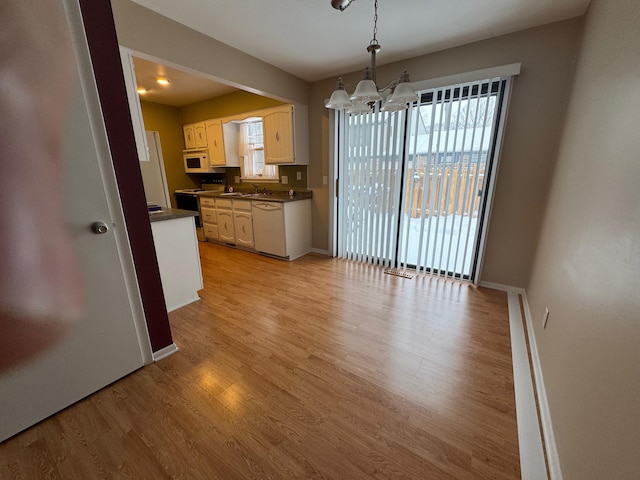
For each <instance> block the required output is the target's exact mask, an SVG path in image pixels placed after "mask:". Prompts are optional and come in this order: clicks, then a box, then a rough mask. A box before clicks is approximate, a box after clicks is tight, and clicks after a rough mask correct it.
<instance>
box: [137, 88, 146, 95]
mask: <svg viewBox="0 0 640 480" xmlns="http://www.w3.org/2000/svg"><path fill="white" fill-rule="evenodd" d="M148 91H149V90H147V89H146V88H144V87H138V88H137V89H136V92H138V94H139V95H144V94H145V93H147V92H148Z"/></svg>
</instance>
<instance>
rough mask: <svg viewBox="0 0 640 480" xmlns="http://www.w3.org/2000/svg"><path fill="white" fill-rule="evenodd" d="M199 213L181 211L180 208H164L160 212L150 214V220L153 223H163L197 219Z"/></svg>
mask: <svg viewBox="0 0 640 480" xmlns="http://www.w3.org/2000/svg"><path fill="white" fill-rule="evenodd" d="M197 215H198V212H193V211H191V210H180V209H178V208H163V209H162V210H160V211H159V212H150V213H149V219H150V220H151V221H152V222H161V221H162V220H174V219H176V218H185V217H195V216H197Z"/></svg>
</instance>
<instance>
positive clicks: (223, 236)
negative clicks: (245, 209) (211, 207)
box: [217, 210, 236, 244]
mask: <svg viewBox="0 0 640 480" xmlns="http://www.w3.org/2000/svg"><path fill="white" fill-rule="evenodd" d="M217 213H218V240H220V241H221V242H225V243H233V244H235V243H236V231H235V228H234V222H233V210H218V211H217Z"/></svg>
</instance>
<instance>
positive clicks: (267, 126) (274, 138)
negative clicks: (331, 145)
mask: <svg viewBox="0 0 640 480" xmlns="http://www.w3.org/2000/svg"><path fill="white" fill-rule="evenodd" d="M262 122H263V132H264V158H265V163H267V164H272V165H275V164H278V165H280V164H289V165H292V164H293V165H307V164H308V163H309V142H308V118H307V114H306V108H303V107H302V106H298V105H297V106H296V107H295V108H294V106H293V105H282V106H281V107H275V108H273V109H269V111H267V112H265V113H264V114H263V116H262Z"/></svg>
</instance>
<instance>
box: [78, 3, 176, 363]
mask: <svg viewBox="0 0 640 480" xmlns="http://www.w3.org/2000/svg"><path fill="white" fill-rule="evenodd" d="M78 2H79V4H80V9H81V13H82V19H83V24H84V29H85V34H86V40H87V44H88V45H89V52H90V55H91V62H92V66H93V74H94V78H95V82H96V87H97V90H98V96H99V99H100V109H101V113H102V118H103V121H104V125H105V129H106V133H107V137H108V139H109V142H108V148H109V151H110V153H111V159H112V162H113V168H114V171H115V176H116V182H117V186H118V191H119V193H118V195H119V201H120V203H121V205H122V211H123V213H124V219H125V223H126V230H127V236H128V240H129V245H130V248H131V253H132V256H133V263H134V266H135V273H136V277H137V280H138V287H139V291H140V297H141V300H142V307H143V309H144V316H145V322H146V326H147V330H148V333H149V339H150V342H151V349H152V351H153V352H159V351H161V350H162V351H164V349H167V348H171V347H172V346H174V344H173V337H172V335H171V327H170V325H169V316H168V314H167V308H166V303H165V299H164V293H163V290H162V283H161V280H160V269H159V268H158V260H157V258H156V253H155V248H154V243H153V236H152V233H151V222H150V220H149V213H148V211H147V208H146V198H145V195H144V187H143V183H142V174H141V173H140V167H139V166H138V154H137V147H136V142H135V138H134V132H133V126H132V121H131V113H130V111H129V104H128V100H127V92H126V87H125V81H124V76H123V71H122V62H121V57H120V50H119V46H118V38H117V35H116V29H115V24H114V20H113V12H112V9H111V2H110V0H78Z"/></svg>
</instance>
